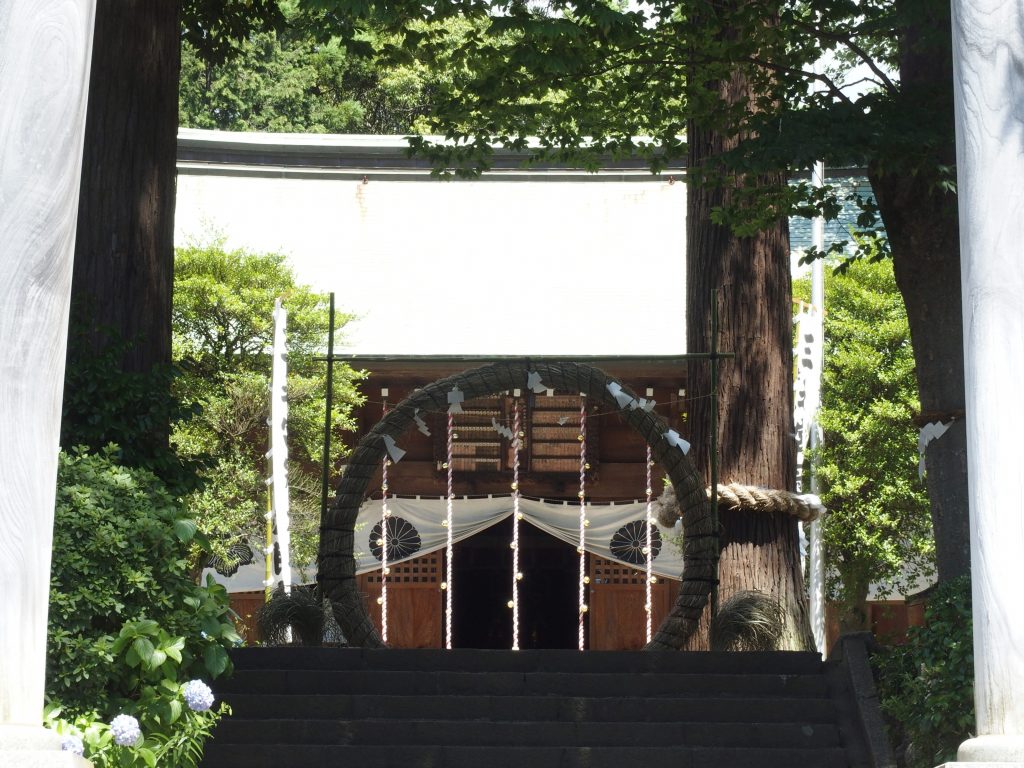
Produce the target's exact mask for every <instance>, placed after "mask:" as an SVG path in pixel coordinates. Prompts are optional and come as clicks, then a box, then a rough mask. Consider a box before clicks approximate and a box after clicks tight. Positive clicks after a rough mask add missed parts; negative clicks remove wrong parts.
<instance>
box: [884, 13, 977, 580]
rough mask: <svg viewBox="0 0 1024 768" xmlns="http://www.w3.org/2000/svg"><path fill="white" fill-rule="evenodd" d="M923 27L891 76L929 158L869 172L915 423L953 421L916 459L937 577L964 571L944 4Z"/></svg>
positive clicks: (958, 326) (956, 241)
mask: <svg viewBox="0 0 1024 768" xmlns="http://www.w3.org/2000/svg"><path fill="white" fill-rule="evenodd" d="M927 34H928V36H929V40H930V41H931V42H930V43H929V44H923V43H922V41H921V39H920V35H919V34H918V32H917V31H916V30H914V29H908V30H905V31H904V33H903V35H902V37H901V49H902V55H901V61H900V82H901V88H902V95H901V98H902V99H903V100H904V102H905V103H906V109H909V110H913V112H912V113H913V114H918V113H919V114H922V115H926V116H927V118H926V119H928V120H929V121H930V122H931V123H932V124H933V128H934V127H938V129H939V133H940V140H939V142H938V146H937V147H936V149H935V152H934V156H933V157H931V158H928V162H926V163H924V164H923V167H918V168H915V169H912V170H913V172H911V169H902V168H901V169H894V168H892V167H890V166H882V165H880V164H877V163H876V164H873V165H872V166H871V167H870V168H869V177H870V180H871V185H872V188H873V189H874V192H875V197H876V198H877V200H878V206H879V210H880V212H881V215H882V220H883V222H884V223H885V229H886V233H887V234H888V237H889V242H890V244H891V247H892V254H893V268H894V271H895V274H896V283H897V285H898V286H899V289H900V293H902V294H903V301H904V303H905V304H906V307H907V318H908V320H909V322H910V335H911V339H912V341H913V344H914V361H915V363H916V368H917V387H918V395H919V397H920V400H921V419H920V421H921V424H920V426H924V424H925V423H927V422H931V421H941V422H944V423H945V422H950V421H952V427H951V428H950V429H949V430H948V431H947V432H946V433H945V434H944V435H943V436H942V437H940V438H938V439H936V440H933V441H932V442H931V443H930V444H929V445H928V448H927V453H926V456H925V463H926V466H927V471H928V474H927V483H928V498H929V502H930V504H931V514H932V525H933V527H934V531H935V554H936V564H937V566H938V571H939V579H940V580H946V579H952V578H956V577H957V576H960V575H963V574H967V573H969V572H970V532H969V525H968V514H967V443H966V435H967V431H966V427H965V424H964V361H963V317H962V314H961V310H960V307H961V303H960V229H959V219H958V214H957V201H956V197H955V195H954V194H952V193H951V192H948V191H946V190H945V189H944V188H943V187H942V185H941V184H940V183H939V182H940V179H939V176H938V174H937V173H936V171H935V168H936V167H937V166H946V167H953V166H954V165H955V159H956V158H955V153H956V146H955V140H954V134H953V93H952V82H953V71H952V51H951V47H950V46H951V42H950V41H951V32H950V19H949V4H948V3H942V4H940V5H937V6H936V9H935V13H934V16H933V18H932V19H931V20H930V22H929V24H928V30H927Z"/></svg>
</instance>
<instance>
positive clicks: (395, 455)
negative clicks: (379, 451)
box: [384, 435, 405, 464]
mask: <svg viewBox="0 0 1024 768" xmlns="http://www.w3.org/2000/svg"><path fill="white" fill-rule="evenodd" d="M384 449H385V450H386V451H387V453H388V456H389V457H390V458H391V460H392V461H393V462H395V464H397V463H398V462H400V461H401V460H402V457H403V456H405V451H403V450H402V449H401V448H399V447H398V446H397V445H396V444H395V438H393V437H392V436H391V435H384Z"/></svg>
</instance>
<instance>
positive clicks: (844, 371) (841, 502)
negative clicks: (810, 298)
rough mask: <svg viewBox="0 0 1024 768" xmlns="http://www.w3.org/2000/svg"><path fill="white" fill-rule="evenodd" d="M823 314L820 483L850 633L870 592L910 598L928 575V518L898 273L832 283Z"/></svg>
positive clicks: (834, 277) (870, 271)
mask: <svg viewBox="0 0 1024 768" xmlns="http://www.w3.org/2000/svg"><path fill="white" fill-rule="evenodd" d="M801 288H802V289H803V290H804V291H805V292H806V291H807V285H806V282H804V283H803V284H800V283H798V285H797V289H798V290H800V289H801ZM805 295H806V293H805ZM825 306H826V308H827V309H826V314H825V369H824V372H823V375H822V403H821V411H820V413H819V423H820V425H821V427H822V429H823V432H824V437H823V441H822V447H821V449H820V452H819V454H818V461H819V463H818V477H819V482H820V484H821V498H822V501H823V502H824V504H825V506H826V507H827V508H828V510H829V514H828V517H826V519H825V528H824V535H825V546H826V548H827V551H828V559H829V562H830V563H831V564H832V565H833V566H834V570H832V572H831V574H830V577H829V584H828V588H829V593H830V596H831V598H832V599H835V600H838V601H839V602H840V603H841V605H842V613H843V617H842V621H843V623H844V624H845V625H846V626H847V627H848V628H853V627H852V626H851V625H857V624H858V621H857V618H858V616H859V615H860V613H861V611H862V607H863V602H864V600H865V599H866V597H867V590H868V585H869V584H871V583H876V584H881V585H884V587H885V588H888V589H895V590H905V589H906V588H907V587H909V586H912V585H914V584H915V583H917V582H918V580H919V579H920V578H921V577H922V576H926V575H929V574H930V573H931V571H932V554H933V542H932V538H931V518H930V516H929V511H928V500H927V496H926V493H925V489H924V487H923V484H922V483H921V482H920V480H919V479H918V473H917V459H918V456H917V428H916V427H915V426H914V423H913V415H914V413H915V411H916V410H917V409H918V401H917V390H916V381H915V377H914V356H913V349H912V348H911V344H910V331H909V328H908V326H907V315H906V309H905V308H904V306H903V300H902V299H901V297H900V294H899V291H898V290H897V288H896V283H895V279H894V278H893V274H892V264H891V263H890V262H888V261H885V262H879V263H866V262H865V263H858V264H856V265H855V266H854V267H852V268H851V269H849V270H848V271H846V272H844V273H843V274H831V275H827V279H826V283H825Z"/></svg>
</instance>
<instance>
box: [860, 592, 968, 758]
mask: <svg viewBox="0 0 1024 768" xmlns="http://www.w3.org/2000/svg"><path fill="white" fill-rule="evenodd" d="M971 633H972V622H971V582H970V579H969V578H968V577H961V578H959V579H955V580H953V581H950V582H947V583H942V584H940V585H939V586H938V587H936V588H935V590H934V591H933V592H932V594H931V595H930V596H929V598H928V606H927V608H926V609H925V625H924V626H923V627H914V628H912V629H911V630H910V632H909V633H908V641H907V644H906V645H903V646H897V647H894V648H891V649H890V650H889V651H887V652H886V653H885V654H883V655H880V656H876V657H875V659H876V664H877V666H878V676H879V681H878V682H879V689H880V694H881V699H882V710H883V711H884V712H885V714H886V715H887V716H888V717H889V718H890V735H891V736H892V740H893V743H894V744H899V745H902V746H903V747H904V748H905V752H906V764H907V765H908V766H910V767H911V768H917V767H918V766H920V767H921V768H930V766H933V765H940V764H942V763H945V762H948V761H954V760H956V750H957V747H958V746H959V745H960V744H961V743H962V742H963V741H964V740H966V739H967V738H969V737H970V735H971V729H972V728H974V641H973V637H972V634H971Z"/></svg>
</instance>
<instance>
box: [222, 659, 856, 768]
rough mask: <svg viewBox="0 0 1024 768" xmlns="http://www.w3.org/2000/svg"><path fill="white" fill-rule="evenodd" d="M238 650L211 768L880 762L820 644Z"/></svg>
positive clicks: (717, 767)
mask: <svg viewBox="0 0 1024 768" xmlns="http://www.w3.org/2000/svg"><path fill="white" fill-rule="evenodd" d="M234 660H235V667H236V671H235V674H234V676H233V677H232V678H231V679H229V680H226V681H223V682H220V683H219V684H218V685H217V686H215V689H216V693H217V694H218V696H219V697H222V698H223V699H224V700H226V701H227V702H228V703H229V704H230V705H231V707H232V708H233V709H234V715H233V716H232V717H230V718H226V719H225V720H224V721H223V722H222V723H221V724H220V726H218V728H217V730H216V731H215V733H214V738H213V739H212V740H210V741H209V742H208V744H207V748H206V756H205V758H204V761H203V766H204V768H235V767H236V766H238V767H241V766H245V767H246V768H254V767H261V766H266V767H267V768H291V767H292V766H294V767H295V768H299V767H300V766H301V767H302V768H320V767H321V766H323V767H324V768H326V767H327V766H331V767H332V768H333V767H334V766H354V767H358V768H383V767H384V766H387V768H402V767H404V766H408V767H409V768H512V767H513V766H515V767H516V768H631V767H632V766H636V767H637V768H663V767H664V768H668V766H671V767H672V768H748V767H749V768H754V766H756V767H757V768H782V767H783V766H785V767H786V768H852V767H855V766H866V765H869V764H870V763H869V762H868V761H867V759H866V758H865V757H864V754H865V753H864V749H863V747H862V744H860V743H859V741H863V740H862V739H860V740H859V739H858V735H857V733H856V731H857V730H858V729H857V728H856V724H855V723H853V722H852V720H851V719H850V717H849V710H850V707H848V706H844V701H843V692H842V691H841V690H836V688H837V686H836V684H835V683H834V682H833V683H830V682H829V681H828V677H829V676H828V675H826V667H827V665H825V664H823V663H822V661H821V659H820V657H819V656H817V655H816V654H811V653H644V652H600V651H592V652H587V653H579V652H577V651H561V650H543V651H519V652H512V651H489V650H470V649H465V650H454V651H439V650H397V649H394V650H393V649H386V650H363V649H358V648H251V649H241V650H239V651H238V652H236V653H235V655H234ZM839 687H840V688H841V687H842V686H839ZM830 689H832V690H830Z"/></svg>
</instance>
